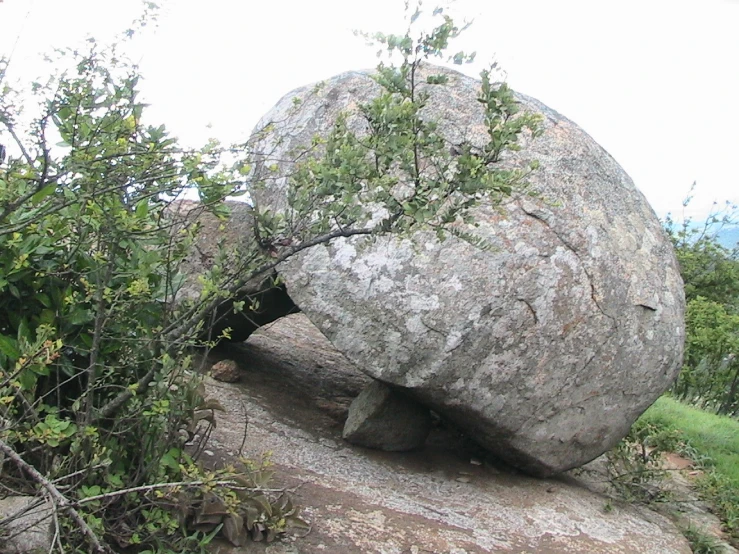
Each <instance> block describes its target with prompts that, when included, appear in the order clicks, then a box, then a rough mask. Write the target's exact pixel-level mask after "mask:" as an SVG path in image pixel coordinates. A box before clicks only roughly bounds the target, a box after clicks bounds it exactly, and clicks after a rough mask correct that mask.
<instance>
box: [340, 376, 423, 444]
mask: <svg viewBox="0 0 739 554" xmlns="http://www.w3.org/2000/svg"><path fill="white" fill-rule="evenodd" d="M429 431H431V414H430V413H429V410H428V408H426V407H425V406H422V405H421V404H419V403H418V402H416V401H414V400H413V399H411V398H409V397H408V396H406V395H401V394H398V393H397V392H395V391H393V390H392V389H391V388H390V387H388V386H387V385H384V384H382V383H380V382H379V381H373V382H372V383H370V384H369V385H367V387H366V388H365V389H364V390H363V391H362V392H361V393H359V396H357V397H356V398H355V399H354V402H352V404H351V406H350V407H349V417H348V418H347V419H346V424H345V425H344V432H343V434H342V436H343V437H344V440H346V441H348V442H350V443H352V444H357V445H359V446H366V447H368V448H376V449H378V450H385V451H387V452H405V451H407V450H415V449H417V448H421V447H422V446H423V445H424V443H425V442H426V437H428V434H429Z"/></svg>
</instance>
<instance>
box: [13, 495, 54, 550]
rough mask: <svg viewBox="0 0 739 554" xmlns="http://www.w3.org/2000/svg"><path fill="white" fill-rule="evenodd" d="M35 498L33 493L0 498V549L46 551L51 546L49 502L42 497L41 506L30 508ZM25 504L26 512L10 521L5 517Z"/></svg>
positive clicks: (20, 509) (50, 509) (15, 512)
mask: <svg viewBox="0 0 739 554" xmlns="http://www.w3.org/2000/svg"><path fill="white" fill-rule="evenodd" d="M36 500H37V498H35V497H33V496H8V497H7V498H3V499H2V500H0V522H2V533H3V534H2V535H1V536H0V552H4V553H5V554H46V553H47V552H49V551H50V550H51V541H52V524H53V518H52V517H51V515H52V509H53V508H52V506H51V503H49V502H45V501H42V502H41V505H40V506H37V507H34V508H32V507H31V506H32V505H33V504H34V503H35V502H36ZM26 508H30V509H29V510H28V512H26V513H24V514H23V515H21V516H20V517H18V518H16V519H13V520H12V521H3V520H5V519H6V518H8V517H10V516H13V515H15V514H18V513H20V512H21V511H23V510H24V509H26Z"/></svg>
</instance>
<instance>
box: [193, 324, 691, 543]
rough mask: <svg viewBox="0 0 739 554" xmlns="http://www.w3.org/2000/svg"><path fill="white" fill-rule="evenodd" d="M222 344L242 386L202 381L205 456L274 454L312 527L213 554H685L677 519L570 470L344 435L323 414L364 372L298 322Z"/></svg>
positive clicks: (442, 436) (436, 444)
mask: <svg viewBox="0 0 739 554" xmlns="http://www.w3.org/2000/svg"><path fill="white" fill-rule="evenodd" d="M228 349H229V352H228V356H229V358H232V359H234V360H236V361H237V363H239V364H240V366H241V369H242V371H243V372H244V374H245V378H244V380H243V384H236V385H231V384H226V383H218V382H216V381H213V380H207V381H206V385H205V387H206V396H208V397H213V398H218V400H219V401H220V403H221V404H222V405H223V407H224V408H225V409H226V411H225V412H218V414H217V418H218V426H217V427H216V428H215V429H214V430H213V434H212V437H213V440H214V441H215V444H210V445H209V448H212V449H213V450H214V454H215V455H214V456H213V457H211V458H209V460H212V461H214V462H216V463H218V464H228V463H233V460H234V459H235V458H236V457H237V456H238V455H239V453H241V452H240V450H241V448H242V444H243V445H244V451H243V452H242V453H243V455H245V456H247V457H250V458H253V459H256V458H258V457H259V456H260V454H261V453H262V452H265V451H270V452H272V456H271V460H272V462H273V463H274V465H273V466H272V468H271V469H274V470H275V472H276V473H275V477H274V479H273V482H272V485H274V486H275V487H277V488H282V487H288V488H290V489H291V490H294V491H295V492H294V494H295V499H296V502H297V504H298V505H300V507H301V512H300V513H301V517H304V518H305V519H306V520H308V522H309V523H310V524H311V525H312V529H311V532H310V533H309V534H308V535H307V536H305V537H299V538H298V537H290V538H289V539H288V540H289V542H288V544H292V547H291V548H286V546H287V545H277V546H274V545H269V544H264V543H263V542H262V543H247V544H246V545H245V546H242V547H238V548H233V547H229V546H227V545H225V544H223V543H219V544H213V545H211V552H213V553H214V554H215V553H216V552H219V553H220V554H246V553H249V554H276V553H283V554H287V553H288V552H289V553H295V552H300V554H349V553H352V554H354V553H362V554H388V553H397V554H400V553H404V554H407V553H413V552H418V553H419V554H424V553H439V554H441V553H445V554H447V553H454V554H491V553H519V554H520V553H524V552H526V553H528V552H536V553H538V554H572V553H582V554H594V553H597V554H636V553H639V554H665V553H668V552H669V553H670V554H689V553H690V547H689V546H688V544H687V542H686V541H685V539H684V538H683V537H682V536H681V535H680V533H679V532H678V530H677V529H676V528H675V527H674V525H672V524H671V523H670V522H669V521H667V520H666V519H665V518H664V517H662V516H659V515H657V514H654V513H653V512H650V511H649V510H647V509H646V508H640V507H638V506H632V505H629V504H626V503H621V502H618V501H613V500H610V501H609V500H608V499H607V498H606V497H604V496H601V495H599V494H596V493H593V492H590V491H588V490H587V489H585V488H583V487H581V486H579V484H578V483H577V482H575V481H573V480H572V479H570V478H566V477H564V476H563V477H559V478H556V479H544V480H542V479H533V478H531V477H526V476H524V475H521V474H520V473H518V472H515V471H512V470H510V469H506V468H505V467H502V466H499V465H497V464H495V462H494V460H489V459H480V460H479V461H480V462H482V463H481V464H480V465H478V464H473V463H470V462H471V459H472V458H471V456H472V455H471V454H470V453H469V452H468V451H466V450H465V449H464V447H463V446H462V445H460V444H459V441H458V440H457V437H456V436H455V435H454V434H453V433H450V432H449V431H448V430H447V429H445V428H444V427H443V426H442V427H434V428H433V429H432V431H431V435H430V436H429V440H428V442H427V446H426V448H425V449H424V450H422V451H416V452H403V453H399V452H380V451H368V450H366V449H360V448H357V447H354V446H352V445H350V444H347V443H346V442H345V441H342V440H341V438H340V435H341V424H342V422H341V420H337V419H336V418H335V413H334V409H328V408H326V406H329V405H337V404H343V405H344V406H345V409H346V406H347V405H348V403H349V397H353V396H356V395H357V394H358V393H359V391H360V390H361V389H362V388H363V387H364V386H365V384H366V383H367V377H366V376H364V375H363V374H361V373H359V371H357V370H356V369H355V368H354V367H353V365H352V364H351V363H350V362H348V361H347V360H346V359H345V358H344V357H342V356H341V355H340V354H339V353H338V352H336V350H335V349H334V348H333V347H332V346H331V344H330V343H329V342H328V341H327V340H326V339H325V338H324V337H322V336H321V334H320V332H319V331H318V330H317V329H316V328H315V327H313V325H311V324H310V322H308V321H307V319H306V318H305V316H304V315H303V314H298V315H292V316H288V317H286V318H283V319H280V320H279V321H277V322H276V323H274V324H273V325H270V326H269V327H268V328H266V329H260V330H259V331H257V332H256V333H254V335H253V336H252V337H251V338H250V339H249V341H248V342H247V343H244V344H242V345H229V347H228ZM239 353H241V355H240V356H239ZM247 417H248V429H247V431H246V441H244V428H245V425H246V420H247ZM606 506H609V508H612V509H608V510H607V509H606ZM301 534H302V533H301Z"/></svg>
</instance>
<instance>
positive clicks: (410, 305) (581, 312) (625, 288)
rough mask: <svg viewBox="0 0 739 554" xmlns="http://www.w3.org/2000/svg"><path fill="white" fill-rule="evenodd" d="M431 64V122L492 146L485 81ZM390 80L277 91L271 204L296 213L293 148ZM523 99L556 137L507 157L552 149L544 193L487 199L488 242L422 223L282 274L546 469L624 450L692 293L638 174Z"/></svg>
mask: <svg viewBox="0 0 739 554" xmlns="http://www.w3.org/2000/svg"><path fill="white" fill-rule="evenodd" d="M426 71H433V73H435V74H436V73H440V72H443V73H445V74H446V75H447V76H448V77H449V82H448V84H447V85H445V86H440V85H433V86H429V87H428V91H429V94H430V99H429V102H428V105H427V107H426V108H424V117H429V118H433V119H435V120H437V121H438V122H439V125H440V129H441V130H442V132H443V134H444V136H445V138H446V139H447V140H449V142H450V144H459V143H461V142H463V141H468V142H469V143H471V144H478V145H479V144H482V142H481V141H483V140H484V138H485V126H484V121H483V114H482V108H481V104H480V103H479V102H478V101H477V95H478V91H479V87H480V83H479V81H477V80H475V79H473V78H470V77H466V76H464V75H462V74H459V73H457V72H453V71H451V70H446V69H440V68H433V70H431V69H427V70H426ZM378 90H379V87H378V85H377V84H376V83H375V82H374V81H373V80H372V79H371V78H370V77H369V76H368V73H363V72H351V73H345V74H342V75H339V76H336V77H334V78H332V79H329V80H327V81H325V82H324V83H322V86H320V87H316V86H308V87H304V88H301V89H298V90H295V91H293V92H291V93H290V94H288V95H287V96H285V97H284V98H283V99H282V100H280V102H279V103H278V104H277V105H276V106H275V107H274V108H273V109H272V110H271V111H270V112H269V113H268V114H267V115H266V116H265V118H264V119H263V121H262V122H261V123H260V126H259V128H260V129H262V131H260V132H259V133H257V134H255V135H254V139H253V141H254V145H255V149H256V151H258V152H262V153H263V154H262V157H261V158H260V159H258V160H257V163H256V165H255V175H254V178H255V182H260V183H262V184H261V186H259V187H255V188H254V189H253V191H252V194H253V196H254V198H255V199H256V200H257V202H258V204H259V206H260V207H261V208H264V207H269V208H272V209H275V210H280V209H284V208H285V206H286V203H287V196H286V183H287V175H288V174H289V172H290V171H291V170H293V169H294V167H293V163H292V162H290V161H288V160H290V159H292V158H291V155H293V154H294V152H296V151H297V150H299V149H300V148H301V147H302V148H305V147H307V146H308V145H310V144H311V139H312V138H313V137H314V135H325V134H326V133H327V132H328V130H329V129H330V128H331V126H332V125H333V123H334V122H335V121H336V118H337V116H338V114H339V113H341V112H346V113H349V118H348V120H349V122H350V124H351V125H359V123H361V115H360V114H359V111H358V105H359V104H361V103H362V102H366V101H367V100H368V99H370V98H372V97H373V95H376V94H377V93H378ZM517 99H518V101H519V102H520V103H521V106H522V109H524V110H528V111H531V112H536V113H539V114H541V115H542V116H543V128H544V133H543V135H542V136H540V137H538V138H535V139H534V138H531V137H524V138H523V140H522V141H521V146H522V149H521V150H520V151H519V152H515V153H511V154H510V155H509V156H508V158H507V159H506V163H509V164H514V165H515V164H520V165H523V164H526V163H528V162H530V161H531V160H534V159H535V160H538V161H539V163H540V168H539V169H538V170H537V171H536V172H534V173H533V174H532V175H531V176H530V178H529V183H530V185H531V190H532V191H533V192H535V193H536V194H535V195H531V194H528V193H527V194H519V195H514V196H512V197H510V198H509V199H507V200H506V201H505V202H504V203H503V204H502V205H501V206H485V205H483V206H481V207H480V208H479V209H476V212H475V218H476V220H477V222H478V223H479V227H477V228H476V229H475V233H477V234H478V235H479V236H481V237H483V238H484V239H485V240H486V241H487V243H488V244H489V245H490V246H491V248H489V249H486V250H482V249H479V248H476V247H474V246H472V245H470V244H469V243H467V242H464V241H461V240H458V239H456V238H449V239H447V240H444V241H441V242H440V241H439V240H437V238H436V237H435V235H434V234H432V233H430V232H425V231H418V232H416V233H414V234H413V235H412V236H410V237H403V238H399V237H394V236H381V237H376V238H374V239H368V238H363V237H359V238H357V237H355V238H351V239H339V240H335V241H333V242H332V243H330V244H329V245H326V246H317V247H314V248H310V249H307V250H305V251H303V252H301V253H300V254H298V255H296V256H294V257H292V258H291V259H290V260H289V261H288V262H286V263H283V264H282V265H281V266H280V267H279V273H280V275H281V276H282V277H283V278H284V280H285V283H286V285H287V288H288V292H289V294H290V296H291V298H292V299H293V300H294V301H295V303H296V304H297V305H298V306H299V307H300V309H302V310H303V311H304V312H305V313H306V315H307V316H308V317H309V318H310V320H311V321H312V322H313V323H314V324H315V325H316V326H317V327H318V328H319V329H320V330H321V331H322V332H323V334H324V335H326V337H328V339H329V340H330V341H331V342H332V343H333V344H334V345H335V346H336V348H337V349H338V350H340V351H341V352H342V353H343V354H344V355H345V356H346V357H347V358H349V360H351V361H352V362H353V363H354V364H356V365H357V367H359V368H360V369H361V370H362V371H364V372H365V373H367V374H369V375H370V376H372V377H374V378H375V379H378V380H380V381H384V382H386V383H388V384H390V385H392V386H395V387H403V388H404V389H405V391H406V392H407V393H409V394H411V395H412V396H413V397H414V398H416V399H417V400H419V401H420V402H422V403H423V404H425V405H427V406H429V407H430V408H432V409H433V410H434V411H436V412H437V413H439V414H440V415H441V416H442V417H444V418H447V419H449V420H451V421H453V422H454V423H455V424H456V425H457V426H459V427H460V428H461V429H463V430H464V431H465V432H466V433H467V434H468V435H469V436H470V437H471V438H473V439H474V440H476V441H477V442H478V443H480V444H481V445H482V446H484V447H486V448H488V449H490V450H491V451H493V452H494V453H496V454H497V455H498V456H500V457H501V458H503V459H505V460H506V461H508V462H509V463H511V464H513V465H515V466H517V467H519V468H521V469H523V470H524V471H527V472H529V473H533V474H537V475H548V474H552V473H556V472H561V471H564V470H567V469H570V468H573V467H576V466H579V465H582V464H584V463H586V462H588V461H590V460H592V459H593V458H595V457H597V456H598V455H600V454H602V453H603V452H605V451H606V450H608V449H610V448H611V447H612V446H613V445H614V444H615V443H616V442H617V441H618V440H619V439H621V438H622V437H623V436H624V435H625V434H626V433H627V432H628V429H629V427H630V425H631V424H632V423H633V422H634V420H635V419H636V418H637V417H638V416H639V415H640V414H641V413H642V412H643V411H644V410H645V409H646V408H647V407H648V406H649V405H650V404H651V403H652V402H653V401H654V400H655V399H656V398H657V397H658V396H659V395H660V394H662V392H664V391H665V390H666V389H667V388H668V387H669V386H670V384H671V383H672V381H673V380H674V378H675V377H676V375H677V372H678V370H679V368H680V365H681V359H682V349H683V338H684V318H683V312H684V296H683V284H682V281H681V278H680V274H679V271H678V267H677V263H676V260H675V256H674V252H673V249H672V246H671V244H670V241H669V240H668V238H667V237H666V235H665V233H664V232H663V229H662V227H661V224H660V222H659V220H658V219H657V217H656V216H655V214H654V212H653V211H652V209H651V208H650V206H649V204H648V203H647V201H646V200H645V198H644V196H643V195H642V194H641V193H640V192H639V191H638V190H637V189H636V188H635V186H634V184H633V182H632V181H631V179H630V178H629V177H628V175H626V173H625V172H624V170H623V169H622V168H621V167H620V166H619V165H618V164H617V163H616V162H615V161H614V159H613V158H612V157H611V156H610V155H609V154H608V153H607V152H606V151H605V150H603V148H601V147H600V146H598V144H596V143H595V141H594V140H593V139H592V138H591V137H590V136H588V135H587V134H586V133H585V132H584V131H583V130H582V129H580V128H579V127H578V126H577V125H575V124H574V123H572V122H571V121H569V120H568V119H566V118H564V117H563V116H561V115H560V114H558V113H557V112H555V111H553V110H551V109H550V108H548V107H546V106H544V105H543V104H541V103H540V102H538V101H536V100H534V99H532V98H529V97H527V96H524V95H517ZM270 122H271V123H272V124H271V125H269V126H268V127H267V128H266V130H263V129H264V128H265V126H266V125H267V124H268V123H270ZM357 128H361V126H360V127H357ZM276 168H277V170H276ZM265 183H266V184H265Z"/></svg>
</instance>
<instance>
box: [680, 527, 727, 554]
mask: <svg viewBox="0 0 739 554" xmlns="http://www.w3.org/2000/svg"><path fill="white" fill-rule="evenodd" d="M681 531H682V533H683V536H684V537H685V538H686V539H688V542H689V543H690V549H691V550H692V551H693V554H723V552H724V548H723V547H722V546H721V543H720V542H719V541H718V540H717V539H716V538H715V537H712V536H711V535H709V534H707V533H706V532H704V531H703V530H701V529H699V528H697V527H694V526H692V525H691V526H689V527H685V528H683V529H681Z"/></svg>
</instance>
